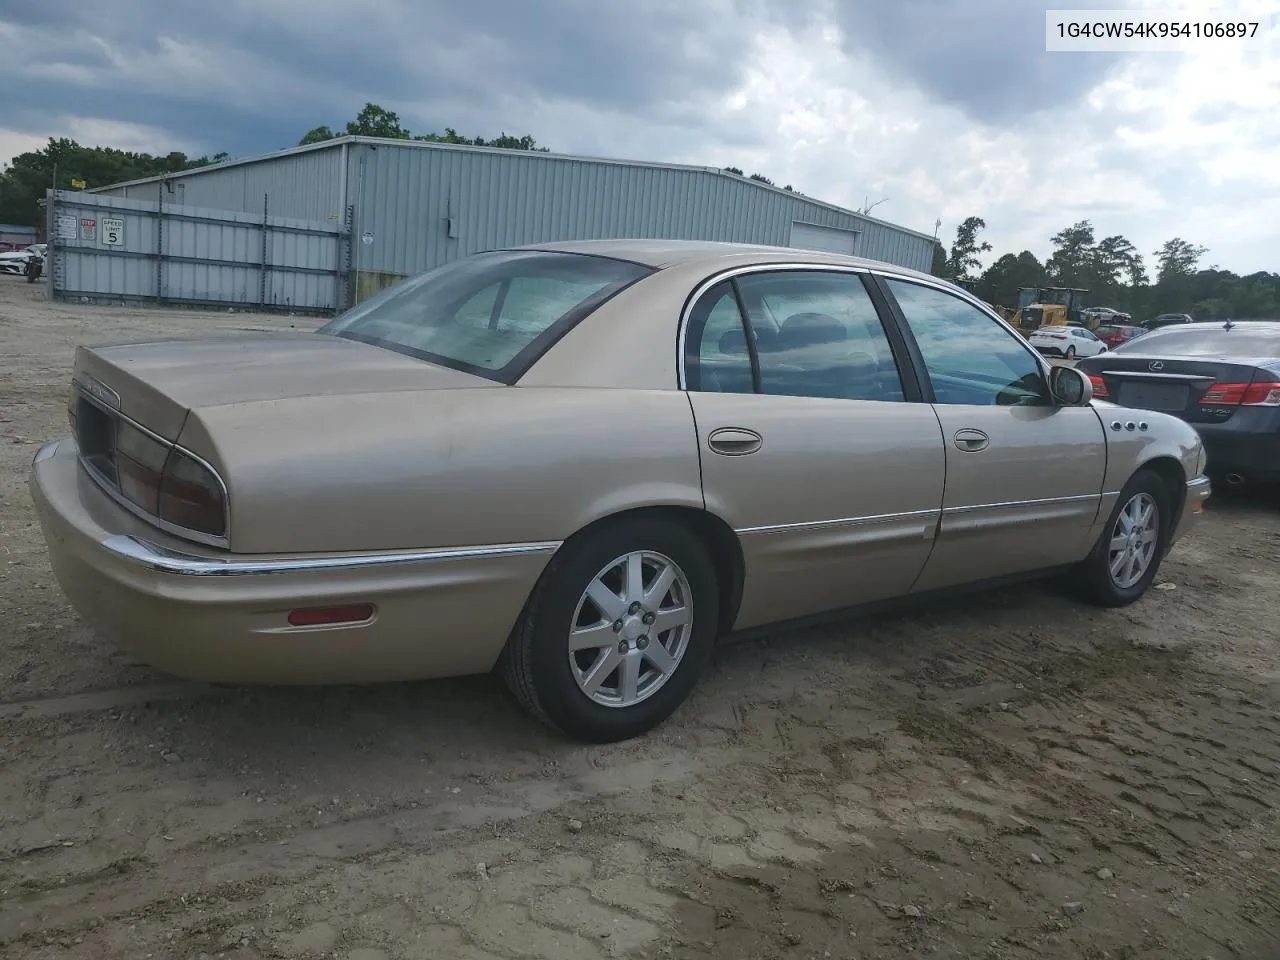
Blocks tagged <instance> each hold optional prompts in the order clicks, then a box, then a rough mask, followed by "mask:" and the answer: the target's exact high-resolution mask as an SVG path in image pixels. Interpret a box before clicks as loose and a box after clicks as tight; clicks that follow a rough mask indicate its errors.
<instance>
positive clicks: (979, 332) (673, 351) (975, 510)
mask: <svg viewBox="0 0 1280 960" xmlns="http://www.w3.org/2000/svg"><path fill="white" fill-rule="evenodd" d="M72 387H73V391H72V397H73V400H72V406H71V423H72V436H71V437H69V438H67V439H63V440H58V441H54V442H52V443H49V444H46V445H44V446H42V447H41V448H40V450H39V451H38V452H37V454H36V456H35V459H34V462H33V466H32V482H31V489H32V495H33V499H34V501H35V504H36V507H37V514H38V516H39V518H40V522H41V525H42V528H43V531H44V536H45V540H46V542H47V544H48V549H49V556H50V559H51V564H52V568H53V571H54V573H55V575H56V576H57V579H58V582H59V583H60V584H61V586H62V588H63V590H64V591H65V592H66V594H67V595H68V596H69V597H70V599H71V600H72V602H73V603H74V605H75V606H76V608H77V609H78V610H80V612H81V613H82V615H83V616H84V618H85V619H86V620H87V621H88V623H90V624H91V625H93V626H94V627H97V628H99V629H101V630H102V631H103V632H104V633H106V634H108V635H112V636H114V637H116V638H118V640H119V642H120V643H122V644H123V645H124V646H125V647H127V648H129V649H130V650H133V651H135V652H136V653H137V654H138V655H140V656H141V657H142V658H143V659H145V660H147V661H149V662H151V663H152V664H154V665H156V666H159V667H161V668H163V669H165V670H168V671H170V672H173V673H176V674H181V675H184V676H188V677H193V678H197V679H203V680H209V681H223V682H232V683H320V682H343V683H347V682H372V681H386V680H405V679H412V678H429V677H449V676H456V675H461V674H470V673H484V672H488V671H490V670H491V669H493V668H495V666H496V667H497V668H498V669H499V671H500V672H501V674H502V675H503V676H504V677H505V679H506V682H507V683H508V684H509V685H510V687H511V689H512V690H513V691H514V692H515V694H516V696H517V697H518V698H519V700H520V701H521V702H522V703H523V704H524V706H525V707H526V708H527V709H528V710H529V712H530V713H531V714H532V715H533V716H536V717H539V718H541V719H542V720H544V721H546V722H548V723H549V724H551V725H552V726H554V727H555V728H557V729H559V730H561V731H563V732H565V733H567V734H569V735H571V736H574V737H577V738H581V739H584V740H593V741H611V740H619V739H624V738H628V737H632V736H635V735H638V734H641V733H643V732H645V731H647V730H649V729H650V728H652V727H653V726H654V725H655V724H657V723H659V722H661V721H662V720H664V719H665V718H666V717H667V716H668V715H669V714H670V713H671V712H672V711H673V710H675V709H676V707H677V706H678V705H679V704H680V703H681V702H682V701H683V700H684V699H685V698H686V696H687V695H688V694H689V692H690V689H691V688H692V687H693V685H694V683H695V682H696V680H697V678H698V676H699V674H700V673H701V672H702V670H703V668H704V667H705V665H706V664H707V662H708V659H709V657H710V654H711V651H712V648H713V645H714V644H715V642H716V640H717V639H718V638H719V637H721V636H722V635H724V634H726V633H728V632H730V631H741V630H745V629H751V628H758V627H763V626H766V625H770V624H777V623H780V622H782V621H787V620H791V619H793V618H799V617H807V616H810V615H815V614H826V613H830V612H831V611H835V610H838V609H842V608H847V607H851V606H861V605H866V604H876V603H879V602H882V601H888V600H893V599H898V600H906V601H907V602H908V603H911V604H916V603H919V602H920V601H921V600H922V599H924V598H926V597H928V596H932V595H934V594H936V593H939V592H944V591H949V590H951V589H953V588H956V587H960V586H968V587H976V586H978V585H982V584H990V583H993V582H1002V581H1004V580H1007V579H1009V578H1011V577H1025V576H1036V575H1047V574H1051V573H1058V572H1065V573H1067V574H1069V575H1070V576H1071V577H1072V578H1073V579H1074V581H1075V583H1076V584H1077V586H1078V587H1079V589H1080V590H1081V591H1082V595H1083V596H1085V597H1088V598H1089V599H1091V600H1092V602H1094V603H1097V604H1101V605H1104V606H1120V605H1124V604H1128V603H1131V602H1133V601H1134V600H1137V599H1138V598H1139V597H1141V596H1142V595H1143V594H1144V593H1145V592H1146V591H1147V589H1148V587H1149V586H1150V584H1151V582H1152V578H1153V577H1154V576H1155V575H1156V571H1157V569H1158V568H1159V566H1160V562H1161V558H1162V557H1163V556H1164V554H1165V552H1166V550H1167V549H1168V547H1169V545H1170V544H1171V543H1173V542H1174V541H1175V540H1177V539H1178V538H1179V537H1181V536H1182V535H1183V534H1184V533H1185V532H1186V530H1187V529H1188V528H1189V526H1190V525H1191V524H1192V523H1193V522H1194V519H1195V517H1196V514H1197V512H1198V511H1199V508H1200V505H1201V503H1202V502H1203V500H1204V498H1205V497H1206V496H1208V493H1209V487H1208V482H1207V480H1206V479H1205V478H1204V477H1203V476H1202V475H1201V467H1202V465H1203V452H1202V449H1201V443H1200V440H1199V438H1198V437H1197V436H1196V433H1195V431H1194V430H1193V429H1192V428H1191V427H1190V426H1188V425H1187V424H1185V423H1183V422H1182V421H1181V420H1179V419H1177V418H1176V417H1170V416H1162V415H1160V414H1147V415H1145V416H1144V418H1143V423H1144V429H1142V430H1141V431H1114V430H1110V429H1108V428H1107V427H1106V426H1105V425H1104V421H1109V420H1110V419H1111V418H1112V417H1113V416H1115V414H1113V413H1111V412H1110V411H1106V412H1104V411H1103V410H1100V409H1095V408H1094V406H1092V405H1091V403H1090V389H1091V388H1090V381H1089V380H1088V378H1086V377H1085V376H1083V375H1082V374H1080V373H1078V372H1077V371H1076V370H1074V369H1073V368H1070V367H1056V368H1055V367H1052V366H1051V365H1050V364H1048V363H1047V362H1046V361H1045V360H1043V359H1042V358H1041V357H1039V356H1038V355H1037V354H1036V353H1035V351H1033V350H1032V349H1031V348H1030V347H1029V346H1028V345H1027V344H1026V342H1025V341H1024V340H1022V339H1021V337H1019V336H1018V334H1017V333H1016V332H1015V331H1014V330H1013V329H1012V328H1011V327H1010V326H1009V325H1008V324H1006V323H1005V322H1004V321H1002V320H1000V319H999V318H998V317H996V316H995V315H994V314H992V313H991V311H989V310H987V309H986V308H984V307H983V306H982V305H981V303H980V301H978V300H976V299H975V298H974V297H973V296H971V295H970V294H968V293H966V292H965V291H963V290H961V289H960V288H958V287H955V286H953V285H951V284H947V283H944V282H943V281H940V280H937V279H935V278H932V277H929V276H927V275H925V274H922V273H916V272H914V271H910V270H905V269H902V268H898V267H893V266H889V265H887V264H881V263H876V262H872V261H867V260H860V259H856V258H852V257H845V256H841V255H837V254H827V253H817V252H809V251H800V250H795V249H775V248H770V247H752V246H741V245H736V244H715V243H702V242H691V241H686V242H680V241H658V240H649V241H641V240H636V241H627V240H617V241H586V242H579V243H562V244H547V245H541V246H537V247H526V248H520V249H513V250H498V251H492V252H488V253H483V254H477V255H474V256H471V257H467V258H464V259H460V260H456V261H453V262H451V263H448V264H446V265H444V266H441V267H439V268H437V269H435V270H432V271H430V272H428V273H425V274H423V275H421V276H418V277H415V278H412V279H409V280H405V281H402V282H401V283H399V284H396V285H395V286H393V287H390V288H388V289H386V290H384V291H383V292H381V293H380V294H378V295H377V296H375V297H373V298H372V299H369V300H367V301H365V302H363V303H360V304H359V305H358V306H356V307H354V308H353V309H351V310H349V311H347V312H346V313H344V314H342V315H341V316H339V317H337V318H335V319H334V320H332V321H331V322H329V323H328V324H326V325H325V326H323V327H321V328H320V330H318V331H317V332H315V333H245V334H242V335H237V336H231V337H227V336H221V337H218V338H212V339H196V340H187V341H161V342H153V343H142V344H129V345H121V346H108V347H94V348H90V347H84V346H82V347H79V348H78V349H77V350H76V353H75V358H74V366H73V375H72Z"/></svg>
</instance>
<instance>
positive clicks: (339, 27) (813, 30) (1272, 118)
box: [0, 0, 1280, 272]
mask: <svg viewBox="0 0 1280 960" xmlns="http://www.w3.org/2000/svg"><path fill="white" fill-rule="evenodd" d="M1259 2H1260V0H1259ZM1051 5H1052V6H1055V7H1070V8H1088V7H1096V8H1117V7H1124V6H1134V7H1141V6H1147V7H1158V8H1160V9H1175V8H1184V9H1187V8H1188V5H1187V3H1186V0H1167V2H1158V0H1109V2H1088V0H1061V2H1058V3H1054V4H1051ZM1045 6H1046V4H1035V3H1032V2H1030V0H467V2H465V3H462V2H457V0H363V2H362V3H358V4H357V3H351V2H348V0H218V2H216V3H183V2H175V0H97V2H93V3H89V2H85V0H39V2H37V3H31V4H18V3H13V4H5V5H4V12H0V80H2V81H3V83H4V85H5V88H6V90H7V91H8V93H9V96H6V97H5V98H4V100H3V102H2V105H0V159H3V158H7V157H10V156H12V155H14V154H16V153H18V152H21V151H23V150H27V149H32V148H33V147H36V146H39V145H40V144H41V143H43V142H44V140H45V139H46V138H47V137H50V136H71V137H74V138H76V139H77V140H80V141H81V142H84V143H90V144H103V145H112V146H118V147H123V148H126V149H135V150H146V151H149V152H167V151H169V150H175V149H176V150H183V151H186V152H188V153H193V154H201V153H214V152H218V151H221V150H227V151H229V152H230V153H231V154H232V155H233V156H250V155H254V154H258V153H263V152H267V151H270V150H274V149H276V148H279V147H285V146H291V145H292V144H294V143H296V142H297V139H298V138H299V137H300V136H301V135H302V134H303V133H305V132H306V131H307V130H309V129H310V128H312V127H314V126H317V125H320V124H329V125H332V126H335V127H338V126H341V125H342V124H343V123H344V122H345V121H346V120H348V119H350V118H351V117H352V116H354V114H355V113H356V112H357V111H358V110H359V108H360V106H361V105H362V104H363V103H364V102H365V101H369V100H371V101H374V102H377V103H380V104H382V105H384V106H386V107H388V108H391V109H393V110H396V111H398V112H399V114H400V116H401V120H402V122H403V123H404V124H405V125H406V126H408V127H409V128H410V129H412V130H413V131H414V132H427V131H430V130H441V129H443V128H444V127H446V126H452V127H455V128H457V129H458V130H460V131H462V132H465V133H468V134H472V135H475V134H480V135H485V136H489V135H494V134H497V133H498V132H500V131H506V132H508V133H513V134H523V133H530V134H532V135H533V136H534V137H536V138H537V140H538V141H539V143H542V144H545V145H546V146H549V147H551V148H552V149H553V150H556V151H558V152H566V153H577V154H588V155H600V156H613V157H624V158H629V159H646V160H666V161H672V162H682V163H696V164H707V165H715V166H726V165H734V166H738V167H741V168H743V169H745V170H746V171H747V172H748V173H750V172H753V171H760V172H762V173H765V174H766V175H768V176H769V177H771V178H772V179H774V180H775V181H776V182H778V183H779V184H783V183H790V184H793V185H794V186H795V187H796V189H798V190H801V191H803V192H805V193H808V194H810V195H812V196H815V197H818V198H820V199H823V200H827V201H830V202H832V203H837V204H841V205H844V206H852V207H857V206H860V205H862V204H863V203H864V201H867V200H869V201H877V200H881V199H883V200H884V201H885V202H884V203H882V204H880V205H879V206H877V207H876V208H875V211H874V213H875V215H876V216H881V217H883V218H884V219H887V220H891V221H893V222H896V223H901V224H903V225H905V226H910V227H913V228H915V229H918V230H923V231H925V232H929V233H932V232H933V230H934V222H935V220H937V219H939V218H940V219H941V220H942V231H941V235H942V237H943V238H944V239H945V240H949V239H950V237H951V236H952V235H953V231H954V228H955V224H956V223H957V222H959V221H960V220H961V219H963V218H964V217H966V216H969V215H971V214H977V215H979V216H981V217H983V218H984V219H985V220H986V221H987V225H988V229H987V234H986V237H987V239H988V240H990V241H991V242H992V243H993V245H994V246H995V248H996V249H995V251H994V252H995V253H1001V252H1004V251H1006V250H1014V251H1016V250H1019V249H1023V248H1030V249H1031V250H1033V251H1035V252H1036V253H1037V254H1038V255H1041V256H1044V255H1046V254H1047V253H1048V251H1049V248H1050V245H1049V242H1048V238H1049V236H1051V235H1052V234H1053V233H1055V232H1056V231H1057V230H1059V229H1060V228H1062V227H1064V226H1066V225H1068V224H1070V223H1072V222H1074V221H1076V220H1081V219H1090V220H1092V221H1093V222H1094V225H1095V228H1096V229H1097V231H1098V235H1099V236H1103V235H1106V234H1111V233H1121V234H1124V235H1125V236H1127V237H1129V238H1130V239H1131V240H1133V241H1134V243H1136V244H1137V246H1138V248H1139V249H1140V250H1142V251H1143V252H1144V253H1150V252H1151V251H1153V250H1154V249H1155V248H1156V247H1157V246H1158V245H1159V244H1160V243H1161V242H1163V241H1164V240H1166V239H1168V238H1170V237H1173V236H1181V237H1184V238H1186V239H1188V240H1191V241H1193V242H1195V243H1200V244H1203V245H1204V246H1207V247H1209V249H1210V252H1209V254H1208V255H1207V256H1206V258H1205V261H1204V262H1205V265H1211V264H1217V265H1220V266H1222V267H1224V268H1228V269H1233V270H1236V271H1239V272H1251V271H1254V270H1264V269H1265V270H1273V271H1280V43H1277V44H1275V45H1273V50H1274V52H1272V53H1270V54H1268V53H1264V52H1241V51H1240V50H1238V49H1235V50H1233V49H1230V45H1227V44H1222V45H1221V47H1222V48H1221V49H1217V50H1211V49H1208V44H1205V48H1206V49H1203V50H1199V51H1197V52H1194V53H1166V54H1153V53H1144V54H1128V55H1120V54H1104V53H1046V52H1045V26H1044V23H1045V21H1044V8H1045ZM1196 6H1199V7H1201V8H1203V7H1208V6H1212V7H1216V8H1232V7H1239V8H1242V12H1243V13H1246V14H1248V13H1252V12H1254V11H1255V9H1256V7H1257V3H1256V2H1255V0H1214V2H1212V3H1208V2H1202V3H1200V4H1197V5H1196ZM1263 7H1264V8H1267V13H1266V18H1265V19H1266V21H1267V25H1268V26H1270V20H1271V13H1272V12H1274V11H1280V0H1276V2H1272V3H1267V4H1263ZM1277 37H1278V38H1280V30H1278V31H1277ZM989 259H990V258H988V260H989Z"/></svg>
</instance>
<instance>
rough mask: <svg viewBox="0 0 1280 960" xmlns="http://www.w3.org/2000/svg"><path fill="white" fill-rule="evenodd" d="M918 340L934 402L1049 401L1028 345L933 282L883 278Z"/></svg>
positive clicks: (1046, 403) (1030, 403) (1039, 403)
mask: <svg viewBox="0 0 1280 960" xmlns="http://www.w3.org/2000/svg"><path fill="white" fill-rule="evenodd" d="M885 283H886V284H887V286H888V287H889V289H890V291H891V292H892V293H893V296H894V297H895V299H897V301H898V305H899V307H900V308H901V309H902V313H903V315H904V316H905V317H906V320H907V325H908V326H909V327H910V328H911V332H912V333H913V334H914V335H915V338H916V342H917V343H918V344H919V345H920V353H921V355H922V356H923V357H924V363H925V368H926V369H927V370H928V372H929V379H930V380H931V381H932V383H933V392H934V396H935V398H936V400H937V402H938V403H948V404H973V405H1001V406H1012V405H1015V404H1017V405H1027V406H1049V405H1051V404H1052V400H1051V398H1050V396H1049V388H1048V383H1047V382H1046V379H1045V376H1044V372H1043V370H1042V369H1041V367H1040V364H1039V363H1038V362H1037V360H1036V359H1035V357H1034V356H1033V355H1032V353H1031V350H1030V348H1029V347H1028V346H1025V345H1024V342H1023V341H1022V340H1021V338H1020V337H1018V335H1017V334H1015V333H1012V332H1011V331H1009V330H1006V329H1005V328H1004V327H1003V326H1001V325H1000V324H998V323H996V321H995V320H993V319H992V318H991V317H989V316H987V315H986V314H985V313H983V312H982V311H981V310H979V309H978V308H977V307H975V306H973V305H972V304H969V303H966V302H965V301H964V300H961V299H960V298H959V297H957V296H954V295H952V294H950V293H947V292H945V291H942V290H937V289H935V288H933V287H926V286H923V285H921V284H918V283H911V282H910V281H906V280H894V279H886V280H885Z"/></svg>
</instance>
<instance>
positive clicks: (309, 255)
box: [46, 185, 352, 313]
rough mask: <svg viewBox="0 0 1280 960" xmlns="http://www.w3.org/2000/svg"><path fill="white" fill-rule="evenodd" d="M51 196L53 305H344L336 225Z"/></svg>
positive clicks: (346, 266) (347, 236)
mask: <svg viewBox="0 0 1280 960" xmlns="http://www.w3.org/2000/svg"><path fill="white" fill-rule="evenodd" d="M165 200H166V196H165V192H164V190H163V185H158V189H157V190H156V199H155V200H145V199H135V198H133V197H130V198H128V199H126V198H123V197H112V196H105V195H102V194H91V193H80V192H76V191H65V190H51V191H49V192H48V195H47V202H46V213H47V216H48V233H47V236H48V238H49V259H48V262H47V270H48V275H49V281H50V290H51V291H52V294H53V296H54V297H55V298H56V299H59V300H77V301H82V302H83V301H88V302H98V303H113V302H114V303H121V302H124V303H130V302H132V303H137V302H149V303H153V304H167V305H184V306H193V307H240V308H242V309H247V310H287V311H294V312H305V313H330V312H334V311H337V310H341V309H343V308H344V307H346V306H348V305H349V304H350V303H351V302H352V290H351V289H350V265H351V228H350V214H349V213H348V215H347V217H346V220H345V222H338V221H333V220H329V221H309V220H295V219H292V218H288V217H274V216H271V210H270V201H271V198H270V197H269V196H266V195H264V196H263V201H262V212H261V213H260V214H259V213H240V212H235V211H231V210H212V209H206V208H201V207H188V206H182V205H175V204H170V203H166V202H165Z"/></svg>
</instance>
